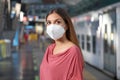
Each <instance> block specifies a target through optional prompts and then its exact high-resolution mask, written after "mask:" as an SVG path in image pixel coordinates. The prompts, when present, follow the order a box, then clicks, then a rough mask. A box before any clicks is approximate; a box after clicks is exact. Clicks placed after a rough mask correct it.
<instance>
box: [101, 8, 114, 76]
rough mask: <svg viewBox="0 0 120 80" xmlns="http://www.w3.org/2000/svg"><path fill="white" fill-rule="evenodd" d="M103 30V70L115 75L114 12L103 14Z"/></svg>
mask: <svg viewBox="0 0 120 80" xmlns="http://www.w3.org/2000/svg"><path fill="white" fill-rule="evenodd" d="M103 28H104V34H103V53H104V69H105V70H106V71H109V72H111V73H113V74H115V73H116V50H115V40H116V38H115V32H116V31H115V30H116V14H115V10H113V11H110V12H107V13H105V14H103Z"/></svg>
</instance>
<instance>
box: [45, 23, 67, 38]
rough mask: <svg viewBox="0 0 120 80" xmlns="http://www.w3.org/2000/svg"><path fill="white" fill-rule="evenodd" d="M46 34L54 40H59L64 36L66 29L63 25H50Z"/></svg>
mask: <svg viewBox="0 0 120 80" xmlns="http://www.w3.org/2000/svg"><path fill="white" fill-rule="evenodd" d="M46 32H47V34H48V35H49V36H50V37H51V38H52V39H54V40H57V39H59V38H61V37H62V36H63V34H64V33H65V29H64V28H63V27H62V26H61V25H57V24H50V25H49V26H47V30H46Z"/></svg>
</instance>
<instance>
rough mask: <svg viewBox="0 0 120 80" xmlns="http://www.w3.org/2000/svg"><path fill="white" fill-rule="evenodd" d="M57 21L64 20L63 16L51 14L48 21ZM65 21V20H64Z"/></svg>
mask: <svg viewBox="0 0 120 80" xmlns="http://www.w3.org/2000/svg"><path fill="white" fill-rule="evenodd" d="M56 19H62V17H61V16H59V15H58V14H57V13H55V12H54V13H52V14H49V15H48V17H47V20H50V21H53V20H56ZM62 20H63V19H62Z"/></svg>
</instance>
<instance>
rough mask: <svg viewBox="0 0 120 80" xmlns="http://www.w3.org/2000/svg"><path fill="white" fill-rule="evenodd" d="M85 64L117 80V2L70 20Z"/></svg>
mask: <svg viewBox="0 0 120 80" xmlns="http://www.w3.org/2000/svg"><path fill="white" fill-rule="evenodd" d="M72 22H73V24H74V26H75V30H76V34H77V36H78V39H79V44H80V47H81V49H82V53H83V56H84V59H85V62H87V63H89V64H90V65H92V66H94V67H96V68H98V69H99V70H101V71H103V72H105V73H107V74H109V75H111V76H112V77H114V78H115V80H116V79H120V2H119V3H115V4H112V5H109V6H106V7H104V8H101V9H99V10H93V11H90V12H87V13H84V14H80V15H78V16H74V17H72Z"/></svg>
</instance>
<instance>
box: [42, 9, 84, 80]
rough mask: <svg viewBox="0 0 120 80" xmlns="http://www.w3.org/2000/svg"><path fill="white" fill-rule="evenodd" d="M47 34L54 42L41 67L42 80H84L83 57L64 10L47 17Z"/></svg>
mask: <svg viewBox="0 0 120 80" xmlns="http://www.w3.org/2000/svg"><path fill="white" fill-rule="evenodd" d="M46 26H47V27H46V28H47V30H46V31H47V34H48V35H49V36H50V37H51V38H52V39H53V40H54V43H53V44H51V45H49V46H48V48H47V50H46V52H45V55H44V57H43V61H42V63H41V66H40V80H83V65H84V62H83V56H82V53H81V50H80V47H79V43H78V40H77V37H76V34H75V31H74V27H73V24H72V22H71V19H70V17H69V16H68V14H67V12H66V11H65V10H64V9H62V8H56V9H53V10H51V11H50V13H49V14H48V15H47V16H46Z"/></svg>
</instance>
